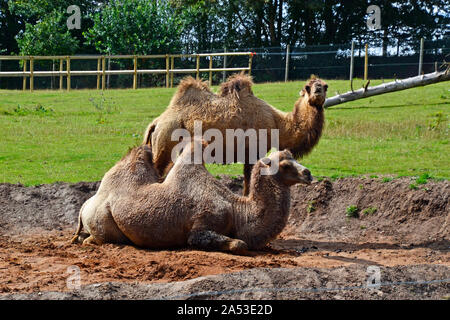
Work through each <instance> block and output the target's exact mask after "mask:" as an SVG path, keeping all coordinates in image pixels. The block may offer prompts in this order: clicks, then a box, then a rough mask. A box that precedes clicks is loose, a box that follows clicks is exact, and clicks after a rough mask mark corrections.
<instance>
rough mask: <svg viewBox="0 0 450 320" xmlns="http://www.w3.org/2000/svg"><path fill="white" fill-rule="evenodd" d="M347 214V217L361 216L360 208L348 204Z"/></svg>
mask: <svg viewBox="0 0 450 320" xmlns="http://www.w3.org/2000/svg"><path fill="white" fill-rule="evenodd" d="M345 212H346V213H345V216H346V217H347V218H357V217H359V209H358V207H357V206H355V205H351V206H348V207H347V209H345Z"/></svg>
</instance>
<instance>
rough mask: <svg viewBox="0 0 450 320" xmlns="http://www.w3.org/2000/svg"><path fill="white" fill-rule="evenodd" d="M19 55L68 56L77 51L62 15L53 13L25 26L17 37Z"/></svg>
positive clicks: (75, 41)
mask: <svg viewBox="0 0 450 320" xmlns="http://www.w3.org/2000/svg"><path fill="white" fill-rule="evenodd" d="M17 44H18V46H19V50H20V54H21V55H66V54H67V55H70V54H73V53H75V52H76V51H77V49H78V46H79V44H78V40H77V39H75V38H74V37H72V35H71V33H70V32H69V30H68V29H67V26H66V20H65V18H64V16H63V14H62V13H58V12H57V11H54V12H53V13H52V14H49V15H46V16H45V17H44V18H43V19H42V20H41V21H39V22H38V23H36V24H34V25H32V24H30V23H27V24H26V27H25V32H23V33H22V34H20V35H19V36H18V37H17Z"/></svg>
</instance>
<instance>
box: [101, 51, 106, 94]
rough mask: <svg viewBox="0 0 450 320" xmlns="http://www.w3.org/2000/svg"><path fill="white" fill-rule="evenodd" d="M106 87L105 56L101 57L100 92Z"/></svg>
mask: <svg viewBox="0 0 450 320" xmlns="http://www.w3.org/2000/svg"><path fill="white" fill-rule="evenodd" d="M105 86H106V60H105V56H102V90H105Z"/></svg>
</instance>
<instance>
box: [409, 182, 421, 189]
mask: <svg viewBox="0 0 450 320" xmlns="http://www.w3.org/2000/svg"><path fill="white" fill-rule="evenodd" d="M409 188H410V189H411V190H417V189H419V187H418V186H417V185H416V184H414V183H411V184H410V185H409Z"/></svg>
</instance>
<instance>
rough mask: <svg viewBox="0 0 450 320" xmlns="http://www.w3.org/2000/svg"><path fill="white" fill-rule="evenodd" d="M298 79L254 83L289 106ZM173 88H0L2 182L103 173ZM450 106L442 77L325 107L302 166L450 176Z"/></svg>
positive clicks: (336, 85)
mask: <svg viewBox="0 0 450 320" xmlns="http://www.w3.org/2000/svg"><path fill="white" fill-rule="evenodd" d="M327 82H328V84H329V93H328V95H329V96H333V95H335V93H336V92H337V91H339V92H341V93H342V92H346V91H348V90H349V82H348V81H333V80H330V81H327ZM379 83H381V81H372V83H371V85H376V84H379ZM303 84H304V82H303V81H301V82H289V83H265V84H256V85H255V86H254V92H255V94H256V95H257V96H258V97H260V98H262V99H264V100H266V101H267V102H269V103H270V104H272V105H273V106H275V107H276V108H279V109H281V110H284V111H290V110H291V109H292V107H293V105H294V102H295V101H296V99H297V98H298V92H299V90H300V89H301V87H302V86H303ZM361 84H362V81H359V83H358V84H357V85H359V86H360V85H361ZM356 87H357V86H356V85H355V88H356ZM215 89H216V88H215ZM175 90H176V89H175V88H173V89H166V88H152V89H139V90H131V89H130V90H110V91H105V92H104V95H103V96H102V94H101V92H99V91H96V90H78V91H76V90H74V91H71V92H59V91H35V92H34V93H29V92H22V91H5V90H0V128H1V140H0V182H10V183H23V184H25V185H34V184H42V183H51V182H55V181H66V182H77V181H95V180H99V179H101V178H102V176H103V174H104V173H105V172H106V171H107V170H108V169H109V168H110V167H111V166H112V165H113V164H114V163H115V162H116V161H117V160H119V159H120V158H121V157H122V156H123V154H124V153H126V151H127V150H128V148H129V147H131V146H133V145H135V144H137V143H139V142H140V141H141V140H142V134H143V132H144V130H145V128H146V126H147V124H148V123H149V122H150V121H151V120H152V119H153V118H155V117H156V116H158V115H159V114H160V113H161V112H163V110H164V109H165V108H166V106H167V104H168V103H169V101H170V98H171V96H172V94H173V93H174V91H175ZM103 100H104V101H103ZM449 107H450V86H449V83H448V82H447V83H445V82H444V83H440V84H435V85H431V86H427V87H421V88H415V89H410V90H406V91H401V92H396V93H391V94H386V95H381V96H376V97H372V98H367V99H362V100H358V101H354V102H350V103H346V104H342V105H339V106H335V107H332V108H330V109H327V110H326V111H325V114H326V128H325V131H324V134H323V136H322V139H321V140H320V142H319V144H318V146H316V148H315V149H314V150H313V152H312V153H311V154H310V155H308V156H307V157H305V158H304V159H303V160H302V163H303V164H304V165H306V166H307V167H309V168H310V169H311V171H312V173H313V175H315V176H330V177H341V176H353V175H393V176H394V177H396V176H405V175H406V176H418V175H420V174H423V173H428V174H429V175H431V176H432V177H434V178H444V179H449V177H450V160H449V159H450V156H449V155H450V152H449V151H450V146H449V126H450V124H449V114H450V108H449ZM209 169H210V171H211V172H212V173H213V174H215V175H216V174H222V173H226V174H232V175H237V174H241V173H242V166H241V165H239V164H234V165H226V166H219V165H210V166H209Z"/></svg>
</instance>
